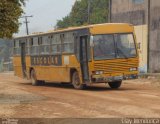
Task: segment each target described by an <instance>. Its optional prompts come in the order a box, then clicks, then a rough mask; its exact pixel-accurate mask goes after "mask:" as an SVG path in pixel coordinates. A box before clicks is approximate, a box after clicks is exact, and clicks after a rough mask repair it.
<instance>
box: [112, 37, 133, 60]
mask: <svg viewBox="0 0 160 124" xmlns="http://www.w3.org/2000/svg"><path fill="white" fill-rule="evenodd" d="M115 39H116V43H117V51H118V57H119V58H124V57H125V56H126V57H127V58H128V57H136V46H135V41H134V38H133V35H132V34H117V35H116V37H115Z"/></svg>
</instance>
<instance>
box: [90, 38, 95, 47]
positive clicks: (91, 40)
mask: <svg viewBox="0 0 160 124" xmlns="http://www.w3.org/2000/svg"><path fill="white" fill-rule="evenodd" d="M90 46H91V47H94V43H93V36H91V37H90Z"/></svg>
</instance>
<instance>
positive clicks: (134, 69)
mask: <svg viewBox="0 0 160 124" xmlns="http://www.w3.org/2000/svg"><path fill="white" fill-rule="evenodd" d="M129 70H130V71H137V68H130V69H129Z"/></svg>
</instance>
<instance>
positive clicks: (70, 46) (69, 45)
mask: <svg viewBox="0 0 160 124" xmlns="http://www.w3.org/2000/svg"><path fill="white" fill-rule="evenodd" d="M63 52H64V53H73V52H74V34H73V32H67V33H65V35H64V38H63Z"/></svg>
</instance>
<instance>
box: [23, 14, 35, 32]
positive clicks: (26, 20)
mask: <svg viewBox="0 0 160 124" xmlns="http://www.w3.org/2000/svg"><path fill="white" fill-rule="evenodd" d="M32 17H33V16H32V15H31V16H22V17H21V18H24V19H25V21H24V23H25V24H26V33H27V35H29V28H28V23H30V22H29V21H28V18H32Z"/></svg>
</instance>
